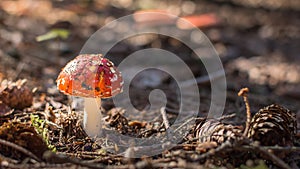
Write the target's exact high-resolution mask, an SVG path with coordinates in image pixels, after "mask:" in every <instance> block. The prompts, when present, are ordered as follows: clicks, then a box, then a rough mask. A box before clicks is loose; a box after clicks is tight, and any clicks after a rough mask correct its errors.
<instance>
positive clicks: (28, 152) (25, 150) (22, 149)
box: [0, 139, 41, 162]
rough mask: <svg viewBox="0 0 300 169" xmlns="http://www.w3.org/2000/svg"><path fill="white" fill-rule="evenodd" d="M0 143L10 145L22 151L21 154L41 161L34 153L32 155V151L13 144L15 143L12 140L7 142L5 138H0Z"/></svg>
mask: <svg viewBox="0 0 300 169" xmlns="http://www.w3.org/2000/svg"><path fill="white" fill-rule="evenodd" d="M0 144H2V145H5V146H8V147H11V148H13V149H15V150H17V151H20V152H22V153H23V154H25V155H27V156H29V157H31V158H32V159H34V160H36V161H39V162H40V161H41V159H39V158H38V157H37V156H36V155H34V154H33V153H32V152H30V151H29V150H27V149H25V148H23V147H21V146H19V145H17V144H15V143H12V142H9V141H6V140H2V139H0Z"/></svg>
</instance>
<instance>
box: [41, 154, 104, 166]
mask: <svg viewBox="0 0 300 169" xmlns="http://www.w3.org/2000/svg"><path fill="white" fill-rule="evenodd" d="M43 158H44V159H45V160H46V161H47V162H50V163H58V164H64V163H72V164H76V165H80V166H84V167H89V168H95V169H96V168H97V169H98V168H105V166H104V165H102V164H96V163H87V162H83V161H81V160H79V159H77V158H73V159H71V158H69V157H67V156H63V155H59V154H55V153H53V152H51V151H46V152H45V153H44V154H43Z"/></svg>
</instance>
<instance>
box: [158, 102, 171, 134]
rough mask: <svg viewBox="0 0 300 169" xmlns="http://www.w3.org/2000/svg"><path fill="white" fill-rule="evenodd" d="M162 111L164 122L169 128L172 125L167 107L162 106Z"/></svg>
mask: <svg viewBox="0 0 300 169" xmlns="http://www.w3.org/2000/svg"><path fill="white" fill-rule="evenodd" d="M160 113H161V115H162V118H163V123H164V125H165V128H166V129H168V128H169V127H170V123H169V120H168V117H167V113H166V110H165V107H162V108H161V109H160Z"/></svg>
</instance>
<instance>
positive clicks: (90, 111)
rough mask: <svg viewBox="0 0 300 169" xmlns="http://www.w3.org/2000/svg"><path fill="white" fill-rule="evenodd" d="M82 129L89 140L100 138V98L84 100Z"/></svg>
mask: <svg viewBox="0 0 300 169" xmlns="http://www.w3.org/2000/svg"><path fill="white" fill-rule="evenodd" d="M83 128H84V130H85V132H86V134H87V135H88V136H89V137H90V138H95V137H97V136H100V134H101V128H102V113H101V99H100V98H84V115H83Z"/></svg>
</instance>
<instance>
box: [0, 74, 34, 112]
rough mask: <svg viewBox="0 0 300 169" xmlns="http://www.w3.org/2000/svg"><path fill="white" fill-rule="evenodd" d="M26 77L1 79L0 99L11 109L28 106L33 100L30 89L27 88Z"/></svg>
mask: <svg viewBox="0 0 300 169" xmlns="http://www.w3.org/2000/svg"><path fill="white" fill-rule="evenodd" d="M25 84H26V79H23V80H18V81H16V82H11V81H8V80H3V81H2V82H1V84H0V100H1V101H2V103H4V104H6V105H7V106H9V107H10V108H13V109H20V110H21V109H24V108H26V107H30V106H31V105H32V101H33V94H32V91H31V90H29V88H28V87H27V86H25Z"/></svg>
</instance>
